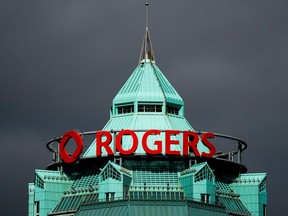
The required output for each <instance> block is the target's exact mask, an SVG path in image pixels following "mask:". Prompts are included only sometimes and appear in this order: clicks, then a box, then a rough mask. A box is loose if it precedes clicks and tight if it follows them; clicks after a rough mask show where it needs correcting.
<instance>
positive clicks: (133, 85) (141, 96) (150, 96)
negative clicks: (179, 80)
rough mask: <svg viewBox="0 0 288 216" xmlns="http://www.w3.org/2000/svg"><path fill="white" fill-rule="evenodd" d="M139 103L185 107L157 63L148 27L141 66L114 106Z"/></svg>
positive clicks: (129, 80)
mask: <svg viewBox="0 0 288 216" xmlns="http://www.w3.org/2000/svg"><path fill="white" fill-rule="evenodd" d="M134 101H138V102H166V103H172V104H175V105H176V104H177V105H179V106H182V105H184V102H183V100H182V98H181V97H180V95H179V94H178V93H177V91H176V90H175V89H174V88H173V86H172V85H171V84H170V82H169V81H168V80H167V79H166V77H165V76H164V75H163V73H162V72H161V71H160V69H159V68H158V67H157V65H156V63H155V55H154V52H153V49H152V43H151V38H150V34H149V30H148V28H147V27H146V30H145V34H144V39H143V45H142V50H141V53H140V59H139V64H138V66H137V67H136V69H135V70H134V72H133V73H132V75H131V76H130V77H129V79H128V80H127V81H126V83H125V84H124V85H123V87H122V88H121V89H120V91H119V92H118V94H117V95H116V97H115V98H114V100H113V104H116V105H119V104H125V103H131V102H134Z"/></svg>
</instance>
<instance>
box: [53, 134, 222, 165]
mask: <svg viewBox="0 0 288 216" xmlns="http://www.w3.org/2000/svg"><path fill="white" fill-rule="evenodd" d="M161 133H162V131H160V130H148V131H146V132H144V134H143V136H142V139H141V138H139V137H138V136H137V134H136V132H134V131H132V130H122V131H120V132H119V133H117V134H116V135H115V137H112V134H111V132H109V131H97V132H96V141H95V143H96V156H97V157H101V156H102V150H104V149H105V151H106V152H107V155H108V156H114V155H115V154H116V152H117V153H119V154H120V155H133V154H134V153H135V151H136V150H137V148H138V146H139V145H142V148H143V150H144V151H145V152H146V154H147V155H159V154H164V155H172V156H173V155H176V156H180V155H182V156H189V154H190V153H191V152H193V153H194V155H195V156H196V157H213V156H214V155H215V153H216V149H215V147H214V145H213V144H212V143H211V142H209V139H210V138H214V134H213V133H204V134H202V135H201V142H202V143H203V145H204V146H205V147H206V148H207V150H208V152H201V153H200V152H199V151H198V148H197V147H198V144H199V141H200V137H199V135H198V134H197V133H196V132H193V131H179V130H166V131H164V133H165V141H162V140H155V141H154V143H153V145H154V146H155V147H156V148H153V149H152V148H151V147H149V145H148V144H149V143H148V138H149V136H152V135H160V134H161ZM180 134H181V135H182V137H181V141H182V143H180V140H177V139H175V137H176V136H177V135H180ZM124 136H125V137H127V136H130V137H131V140H132V141H131V143H130V148H129V149H124V148H123V147H122V146H123V144H122V140H123V137H124ZM71 138H73V139H74V141H75V143H76V145H77V147H76V150H75V152H74V153H73V154H72V155H69V154H68V153H67V151H66V149H65V146H66V145H67V143H68V141H69V140H70V139H71ZM113 138H114V139H115V140H114V146H113V148H112V147H111V143H112V140H113ZM139 139H140V140H139ZM150 144H151V143H150ZM177 145H179V146H182V151H180V150H173V146H174V147H175V146H177ZM163 147H165V150H164V152H163ZM112 149H115V150H114V151H115V152H113V150H112ZM82 150H83V143H82V137H81V135H80V134H79V133H77V132H76V131H69V132H67V133H65V134H64V136H63V138H62V139H61V142H60V147H59V151H60V157H61V159H62V161H63V162H66V163H73V162H75V161H76V160H77V159H78V158H79V156H80V154H81V152H82Z"/></svg>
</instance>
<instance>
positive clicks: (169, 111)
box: [167, 105, 180, 115]
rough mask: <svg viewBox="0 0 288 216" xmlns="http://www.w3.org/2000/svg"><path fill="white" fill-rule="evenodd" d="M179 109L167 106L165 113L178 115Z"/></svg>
mask: <svg viewBox="0 0 288 216" xmlns="http://www.w3.org/2000/svg"><path fill="white" fill-rule="evenodd" d="M179 111H180V107H176V106H171V105H167V113H169V114H174V115H179Z"/></svg>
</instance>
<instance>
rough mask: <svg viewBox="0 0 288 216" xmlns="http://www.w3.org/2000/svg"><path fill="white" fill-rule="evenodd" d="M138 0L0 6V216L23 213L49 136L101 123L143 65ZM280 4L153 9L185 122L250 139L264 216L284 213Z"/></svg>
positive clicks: (162, 63) (186, 1) (238, 2)
mask: <svg viewBox="0 0 288 216" xmlns="http://www.w3.org/2000/svg"><path fill="white" fill-rule="evenodd" d="M144 2H145V1H140V0H139V1H135V0H122V1H116V0H110V1H95V0H82V1H76V0H70V1H68V0H61V1H56V0H49V1H47V0H46V1H45V0H43V1H39V0H30V1H21V0H13V1H11V0H1V1H0V83H1V84H0V98H1V106H0V115H1V120H0V128H1V130H0V137H1V148H2V156H1V159H0V162H1V166H0V167H1V168H0V169H1V194H2V198H1V215H13V216H14V215H15V216H16V215H26V214H27V211H28V210H27V209H28V205H27V204H28V195H27V184H28V182H33V176H34V169H36V168H41V169H44V168H45V167H46V166H47V165H48V164H49V163H50V162H51V155H50V153H49V152H48V150H46V147H45V143H46V142H47V141H48V140H50V139H51V138H53V137H54V136H58V135H62V134H63V133H64V132H66V131H67V130H70V129H80V130H81V131H88V130H97V129H101V128H102V127H103V126H104V124H105V123H106V122H107V120H108V119H109V108H110V105H111V102H112V99H113V97H114V96H115V95H116V93H117V92H118V91H119V89H120V88H121V86H122V85H123V84H124V82H125V81H126V80H127V78H128V77H129V75H130V74H131V73H132V72H133V70H134V69H135V67H136V66H137V63H138V57H139V54H140V49H141V44H142V38H143V34H144V27H145V26H144V25H145V17H144V15H145V12H144ZM287 7H288V2H287V1H286V0H277V1H268V0H217V1H215V0H201V1H200V0H193V1H191V0H182V1H180V2H177V1H172V0H166V1H151V2H150V8H149V14H150V16H149V28H150V33H151V38H152V42H153V49H154V52H155V56H156V63H157V65H158V66H159V67H160V69H161V70H162V72H163V73H164V74H165V75H166V77H167V78H168V79H169V80H170V82H171V83H172V85H173V86H174V88H175V89H176V90H177V91H178V93H179V94H180V95H181V97H182V98H183V99H184V101H185V116H186V118H187V119H188V121H189V122H190V123H191V125H192V126H193V127H194V128H195V129H196V130H204V131H212V132H218V133H224V134H228V135H232V136H236V137H240V138H242V139H244V140H246V141H247V143H248V149H247V150H246V151H245V152H244V164H246V165H247V167H248V172H259V173H260V172H267V173H268V201H269V202H268V212H269V215H281V214H282V212H288V206H287V205H286V204H285V203H286V202H285V203H284V201H286V200H287V193H288V183H287V179H288V170H287V164H288V161H287V156H286V154H287V153H286V152H287V149H288V143H287V138H286V136H285V134H287V122H288V115H287V110H288V98H287V91H288V86H287V80H288V73H287V69H288V61H287V59H288V41H287V38H288V25H287V22H288V13H287ZM285 166H286V167H285ZM4 196H5V197H4ZM15 203H16V206H15Z"/></svg>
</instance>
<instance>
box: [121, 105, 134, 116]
mask: <svg viewBox="0 0 288 216" xmlns="http://www.w3.org/2000/svg"><path fill="white" fill-rule="evenodd" d="M132 112H134V106H133V105H128V106H120V107H117V113H118V114H125V113H132Z"/></svg>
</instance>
